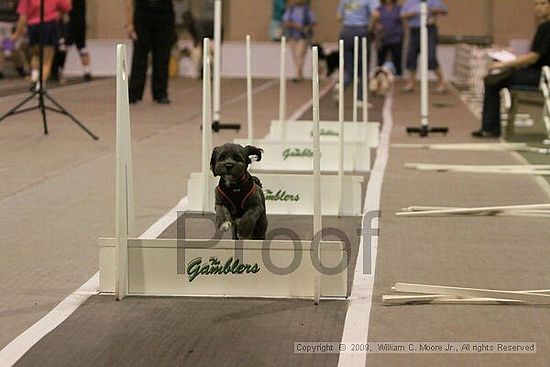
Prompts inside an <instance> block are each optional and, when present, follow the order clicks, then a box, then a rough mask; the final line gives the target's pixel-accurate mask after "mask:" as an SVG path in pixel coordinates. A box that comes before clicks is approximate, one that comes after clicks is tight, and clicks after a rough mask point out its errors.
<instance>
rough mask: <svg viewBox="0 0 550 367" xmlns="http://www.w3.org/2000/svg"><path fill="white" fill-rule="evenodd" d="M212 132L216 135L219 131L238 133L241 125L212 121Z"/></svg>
mask: <svg viewBox="0 0 550 367" xmlns="http://www.w3.org/2000/svg"><path fill="white" fill-rule="evenodd" d="M212 130H214V132H216V133H218V132H220V130H236V131H237V132H239V131H240V130H241V124H222V123H220V122H219V121H214V122H213V123H212Z"/></svg>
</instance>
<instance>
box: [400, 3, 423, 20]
mask: <svg viewBox="0 0 550 367" xmlns="http://www.w3.org/2000/svg"><path fill="white" fill-rule="evenodd" d="M418 14H419V13H418V11H416V10H415V9H414V6H413V5H412V4H411V3H410V2H408V1H407V2H406V3H405V5H403V8H401V19H403V20H409V19H411V18H414V17H416V16H418Z"/></svg>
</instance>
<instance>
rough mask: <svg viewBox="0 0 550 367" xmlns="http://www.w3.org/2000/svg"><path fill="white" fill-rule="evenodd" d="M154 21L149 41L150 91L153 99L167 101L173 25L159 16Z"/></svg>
mask: <svg viewBox="0 0 550 367" xmlns="http://www.w3.org/2000/svg"><path fill="white" fill-rule="evenodd" d="M155 22H156V23H155V27H154V31H153V36H152V42H151V45H152V51H153V75H152V78H153V83H152V88H151V91H152V93H153V99H154V100H155V101H157V102H161V103H167V102H169V101H168V66H169V63H170V51H171V50H172V44H173V37H174V33H173V32H174V27H173V25H172V23H170V21H169V20H168V19H160V18H159V19H158V20H155Z"/></svg>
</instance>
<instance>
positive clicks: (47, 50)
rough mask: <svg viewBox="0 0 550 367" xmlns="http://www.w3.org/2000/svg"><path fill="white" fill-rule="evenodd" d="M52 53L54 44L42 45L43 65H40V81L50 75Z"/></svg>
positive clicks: (43, 80) (53, 52)
mask: <svg viewBox="0 0 550 367" xmlns="http://www.w3.org/2000/svg"><path fill="white" fill-rule="evenodd" d="M54 55H55V47H54V46H44V65H43V67H42V82H45V81H46V80H48V78H49V77H50V72H51V70H52V64H53V58H54Z"/></svg>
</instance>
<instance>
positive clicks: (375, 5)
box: [370, 0, 380, 25]
mask: <svg viewBox="0 0 550 367" xmlns="http://www.w3.org/2000/svg"><path fill="white" fill-rule="evenodd" d="M379 8H380V1H379V0H371V2H370V9H372V10H371V12H370V23H371V25H372V24H374V23H376V22H377V21H378V19H380V12H379V11H378V9H379Z"/></svg>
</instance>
